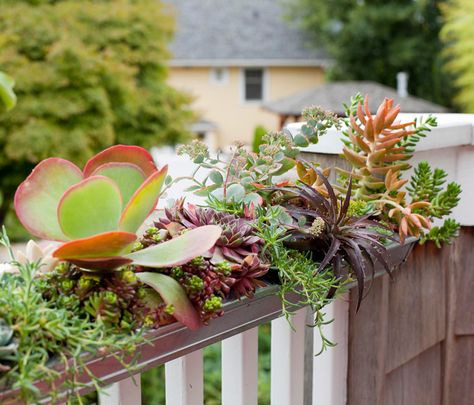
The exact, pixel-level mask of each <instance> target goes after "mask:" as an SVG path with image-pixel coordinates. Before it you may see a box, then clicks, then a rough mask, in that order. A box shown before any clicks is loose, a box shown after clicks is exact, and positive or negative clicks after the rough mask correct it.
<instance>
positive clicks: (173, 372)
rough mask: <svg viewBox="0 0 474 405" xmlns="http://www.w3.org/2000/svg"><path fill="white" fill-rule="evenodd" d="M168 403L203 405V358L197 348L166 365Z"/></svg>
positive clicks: (167, 404) (172, 404) (170, 404)
mask: <svg viewBox="0 0 474 405" xmlns="http://www.w3.org/2000/svg"><path fill="white" fill-rule="evenodd" d="M165 374H166V405H202V404H203V402H204V390H203V359H202V350H196V351H194V352H192V353H190V354H187V355H185V356H183V357H180V358H179V359H176V360H173V361H170V362H168V363H166V365H165Z"/></svg>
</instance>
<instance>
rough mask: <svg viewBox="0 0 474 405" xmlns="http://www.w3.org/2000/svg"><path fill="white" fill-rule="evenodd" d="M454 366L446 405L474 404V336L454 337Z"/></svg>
mask: <svg viewBox="0 0 474 405" xmlns="http://www.w3.org/2000/svg"><path fill="white" fill-rule="evenodd" d="M452 353H453V358H452V360H453V367H451V372H450V378H449V384H448V386H447V387H446V389H447V390H448V395H447V401H446V404H445V405H451V404H453V405H472V404H474V336H462V337H457V338H455V339H454V348H453V350H452Z"/></svg>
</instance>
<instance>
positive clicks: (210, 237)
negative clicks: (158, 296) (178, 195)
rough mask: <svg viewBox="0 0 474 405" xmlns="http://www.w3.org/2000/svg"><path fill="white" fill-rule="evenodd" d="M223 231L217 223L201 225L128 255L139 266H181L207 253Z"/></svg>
mask: <svg viewBox="0 0 474 405" xmlns="http://www.w3.org/2000/svg"><path fill="white" fill-rule="evenodd" d="M221 233H222V229H221V227H219V226H217V225H206V226H201V227H199V228H195V229H192V230H190V231H188V232H186V233H184V234H183V235H181V236H177V237H176V238H173V239H171V240H169V241H167V242H163V243H159V244H158V245H155V246H150V247H148V248H146V249H143V250H139V251H138V252H133V253H130V254H128V255H127V257H128V258H130V259H132V260H133V263H134V264H136V265H139V266H145V267H153V268H162V267H173V266H179V265H181V264H184V263H187V262H189V261H190V260H191V259H193V258H195V257H196V256H201V255H203V254H204V253H206V252H207V251H208V250H209V249H211V248H212V247H213V246H214V244H215V243H216V241H217V239H219V237H220V236H221Z"/></svg>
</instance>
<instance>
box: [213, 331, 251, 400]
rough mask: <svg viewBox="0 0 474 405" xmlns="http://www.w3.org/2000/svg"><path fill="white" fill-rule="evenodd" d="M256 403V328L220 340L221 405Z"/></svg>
mask: <svg viewBox="0 0 474 405" xmlns="http://www.w3.org/2000/svg"><path fill="white" fill-rule="evenodd" d="M257 403H258V327H257V328H253V329H250V330H248V331H245V332H243V333H240V334H238V335H235V336H232V337H230V338H228V339H225V340H223V341H222V405H257Z"/></svg>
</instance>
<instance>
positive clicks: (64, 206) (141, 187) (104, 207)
mask: <svg viewBox="0 0 474 405" xmlns="http://www.w3.org/2000/svg"><path fill="white" fill-rule="evenodd" d="M166 173H167V167H166V166H165V167H163V168H162V169H161V170H158V169H157V167H156V166H155V163H154V162H153V158H152V157H151V155H150V154H149V153H148V152H147V151H146V150H145V149H143V148H140V147H137V146H125V145H117V146H112V147H110V148H108V149H106V150H104V151H103V152H101V153H99V154H97V155H96V156H94V157H93V158H91V159H90V160H89V161H88V162H87V163H86V165H85V167H84V170H80V169H79V168H78V167H77V166H76V165H74V164H73V163H71V162H69V161H67V160H64V159H60V158H49V159H46V160H43V161H42V162H40V163H39V164H38V165H37V166H36V167H35V168H34V169H33V171H32V173H31V174H30V175H29V176H28V178H27V179H26V180H25V181H24V182H23V183H22V184H21V185H20V186H19V187H18V189H17V192H16V194H15V210H16V213H17V215H18V218H19V219H20V221H21V223H22V224H23V225H24V226H25V228H26V229H27V230H28V231H29V232H30V233H32V234H33V235H35V236H37V237H39V238H43V239H49V240H56V241H60V242H65V243H64V244H63V245H61V246H60V247H59V248H58V249H57V250H56V251H55V252H54V253H53V256H54V257H56V258H58V259H61V260H68V261H71V262H73V263H75V264H77V265H79V266H81V267H85V268H89V269H113V268H116V267H118V266H121V265H124V264H129V263H131V262H132V260H131V259H129V258H127V257H125V256H124V255H123V253H124V252H127V251H128V250H130V247H131V244H132V243H133V242H134V241H135V239H136V238H137V236H136V231H137V230H138V228H139V227H140V225H141V224H142V223H143V221H144V220H145V219H146V218H147V217H148V215H149V214H150V213H151V211H152V210H153V209H154V208H155V206H156V203H157V201H158V197H159V193H160V190H161V187H162V185H163V183H164V180H165V176H166Z"/></svg>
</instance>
